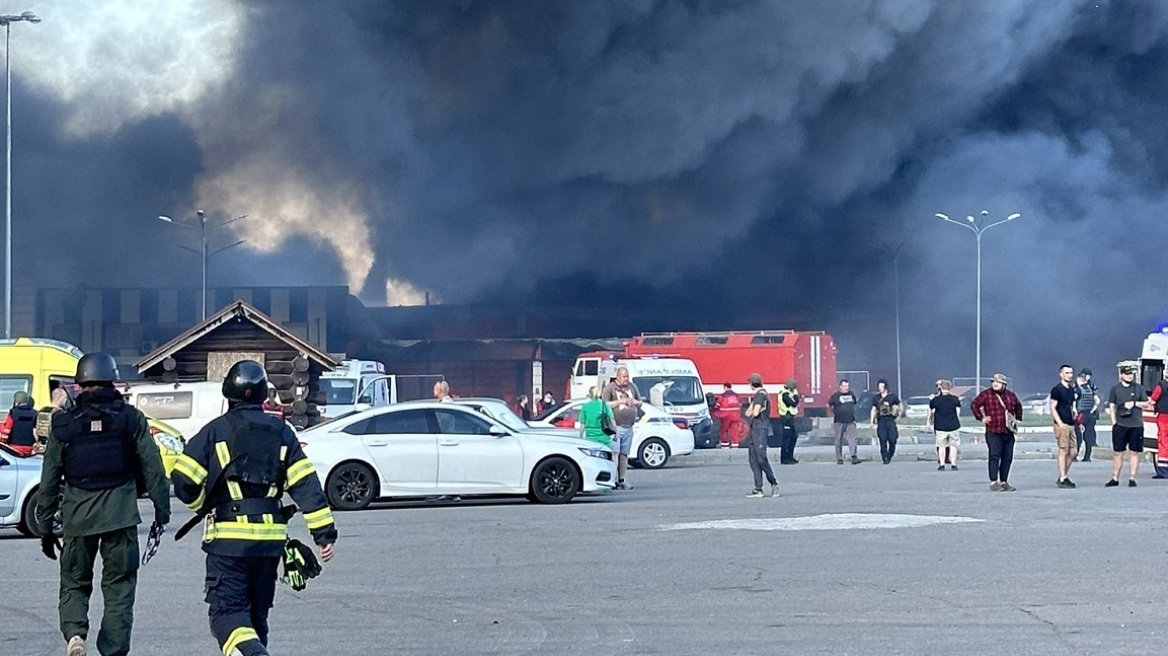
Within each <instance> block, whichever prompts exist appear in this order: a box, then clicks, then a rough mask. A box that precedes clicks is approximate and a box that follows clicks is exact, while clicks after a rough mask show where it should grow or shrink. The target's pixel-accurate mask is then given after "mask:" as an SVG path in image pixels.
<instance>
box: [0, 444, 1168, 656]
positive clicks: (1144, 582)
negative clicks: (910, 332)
mask: <svg viewBox="0 0 1168 656" xmlns="http://www.w3.org/2000/svg"><path fill="white" fill-rule="evenodd" d="M1054 467H1055V465H1054V462H1053V461H1050V460H1031V461H1021V462H1018V463H1016V467H1015V472H1014V474H1013V476H1012V477H1011V480H1012V482H1013V483H1014V485H1016V486H1017V487H1018V491H1017V492H1015V493H991V492H989V490H988V486H987V484H986V481H985V478H986V476H985V463H984V462H977V461H970V462H969V463H967V464H966V465H964V466H963V467H962V469H961V470H960V471H957V472H953V471H945V472H939V471H936V469H935V467H934V466H932V465H930V464H929V463H925V462H917V461H907V460H906V461H901V462H894V463H893V464H892V465H888V466H882V465H880V464H878V463H876V464H874V463H871V462H867V463H864V464H862V465H858V466H851V465H845V466H837V465H835V464H821V463H811V464H801V465H797V466H794V467H776V469H777V471H778V473H779V475H780V478H781V480H782V486H783V488H782V495H781V496H780V497H779V498H777V499H746V498H745V497H744V495H745V493H746V492H747V491H749V489H750V487H751V484H750V471H749V469H748V468H747V467H746V466H745V465H740V464H725V465H701V466H696V465H694V466H680V467H672V468H666V469H664V470H660V471H653V472H649V471H637V470H634V471H633V472H631V474H630V477H629V480H630V482H631V483H632V484H633V486H634V489H633V490H630V491H627V492H623V493H613V494H609V495H605V496H602V497H598V498H589V499H581V500H578V501H576V502H573V503H571V504H569V505H567V506H560V507H549V506H537V505H533V504H530V503H527V502H525V501H486V502H463V503H460V504H451V505H441V506H438V505H431V504H412V505H400V504H398V505H395V504H389V505H383V506H379V507H376V508H375V509H372V510H368V511H364V512H359V513H345V514H339V515H338V523H339V526H340V532H341V541H340V542H339V544H338V545H337V557H336V558H335V559H334V561H333V562H332V563H330V564H328V565H327V566H326V568H325V572H324V574H323V576H322V578H320V579H317V580H315V581H313V582H312V583H311V585H310V587H309V589H308V590H307V591H305V592H303V593H299V594H297V593H293V592H291V591H290V590H289V589H288V588H286V587H283V586H281V588H280V591H279V593H278V597H277V602H276V608H275V610H274V611H273V614H272V628H273V639H272V642H271V645H270V647H271V651H272V653H273V654H276V655H280V654H305V655H307V654H329V655H346V654H419V655H420V654H434V655H438V654H443V655H445V654H451V655H453V654H459V655H461V654H491V655H513V654H662V655H665V654H669V655H674V654H703V655H704V654H719V655H721V654H752V655H755V654H764V653H778V654H913V655H916V654H920V655H922V656H923V655H925V654H979V655H981V654H988V653H994V654H1025V655H1028V656H1030V655H1042V654H1052V655H1053V654H1060V655H1062V654H1144V653H1147V652H1148V651H1150V650H1154V649H1156V648H1158V647H1159V646H1160V644H1161V642H1162V640H1163V636H1164V635H1165V630H1166V627H1168V609H1166V608H1165V606H1164V604H1163V603H1162V599H1163V587H1164V580H1165V578H1164V576H1162V575H1160V574H1158V572H1159V571H1160V569H1161V568H1162V565H1163V563H1164V562H1165V560H1166V559H1168V554H1166V552H1168V530H1166V528H1165V521H1164V514H1165V513H1164V509H1165V508H1166V507H1168V485H1163V484H1160V483H1168V481H1153V480H1149V479H1148V478H1147V477H1148V476H1149V475H1150V473H1151V471H1150V469H1149V470H1148V471H1147V472H1145V473H1143V474H1142V475H1141V476H1142V478H1141V480H1140V487H1138V488H1135V489H1130V488H1127V487H1120V488H1112V489H1104V488H1103V483H1104V482H1105V481H1106V480H1107V478H1109V476H1110V469H1109V467H1110V465H1109V463H1106V462H1103V461H1096V462H1092V463H1082V464H1079V465H1076V467H1075V468H1074V470H1073V472H1072V478H1073V479H1074V480H1076V481H1077V482H1078V483H1079V489H1077V490H1061V489H1057V488H1055V486H1054V480H1055V469H1054ZM1158 484H1160V485H1158ZM176 505H177V504H176ZM186 516H188V515H187V514H186V513H185V512H177V509H176V513H175V520H174V522H175V523H174V526H175V527H177V526H178V525H179V523H180V522H181V521H182V520H183V518H185V517H186ZM917 524H924V525H917ZM861 525H866V526H869V527H868V528H860V526H861ZM912 525H916V526H912ZM828 527H834V528H833V530H823V529H826V528H828ZM761 529H769V530H761ZM293 532H294V533H299V534H301V535H303V534H304V528H303V523H302V522H300V521H299V520H297V522H296V523H295V524H294V531H293ZM168 538H169V535H168ZM144 539H145V534H144V528H143V541H144ZM198 547H199V545H198V543H197V542H196V541H195V539H194V538H188V539H186V540H184V541H183V542H181V543H174V542H173V541H170V540H169V539H168V541H167V542H166V543H165V544H164V545H163V549H162V550H161V551H160V552H159V554H158V556H157V558H155V559H154V561H153V562H151V563H150V565H149V566H148V567H146V568H145V569H144V570H143V571H142V574H141V578H140V584H139V591H138V594H139V599H138V612H137V621H136V626H135V633H134V641H135V643H134V645H135V648H134V653H139V654H168V655H174V656H187V655H191V656H193V655H196V654H207V655H210V654H215V653H217V649H216V646H215V644H214V642H213V641H212V639H211V638H210V636H209V633H208V630H207V621H206V607H205V605H204V604H203V602H202V556H201V552H200V551H199V548H198ZM0 553H3V554H4V558H3V559H2V560H0V589H2V590H3V591H4V595H3V599H2V601H0V626H3V627H4V630H3V632H0V654H4V655H5V656H41V655H47V654H54V655H57V654H62V653H64V643H63V641H62V640H61V638H60V636H59V634H58V633H57V628H56V627H57V621H56V569H55V568H56V566H55V564H54V563H51V562H49V561H47V560H45V559H44V558H43V557H42V556H41V555H40V552H39V549H38V544H37V543H36V542H35V541H33V540H26V539H20V538H18V537H17V536H16V533H15V532H14V531H13V532H4V534H3V535H0ZM99 597H100V593H96V594H95V600H94V611H95V614H94V617H97V615H96V611H97V610H98V609H99V608H100V599H99ZM95 626H96V624H95ZM91 644H92V640H91Z"/></svg>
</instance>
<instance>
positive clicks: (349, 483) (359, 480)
mask: <svg viewBox="0 0 1168 656" xmlns="http://www.w3.org/2000/svg"><path fill="white" fill-rule="evenodd" d="M325 490H326V494H327V495H328V502H329V505H330V506H332V507H333V508H336V509H337V510H364V509H365V508H368V507H369V504H371V503H373V500H374V499H376V498H377V478H376V476H375V475H374V473H373V470H372V469H370V468H369V466H368V465H366V464H365V463H361V462H345V463H341V464H340V465H337V467H336V469H334V470H333V471H332V473H330V474H329V477H328V483H327V484H326V485H325Z"/></svg>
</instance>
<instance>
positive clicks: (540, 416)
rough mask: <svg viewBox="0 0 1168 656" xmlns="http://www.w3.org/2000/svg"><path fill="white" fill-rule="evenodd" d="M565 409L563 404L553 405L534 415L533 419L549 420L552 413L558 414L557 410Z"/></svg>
mask: <svg viewBox="0 0 1168 656" xmlns="http://www.w3.org/2000/svg"><path fill="white" fill-rule="evenodd" d="M563 409H564V406H563V405H553V406H552V407H550V408H548V409H547V410H544V411H543V412H541V413H539V414H537V415H536V416H534V417H532V418H531V420H532V421H547V419H548V417H551V416H552V415H554V414H556V413H557V412H559V411H561V410H563Z"/></svg>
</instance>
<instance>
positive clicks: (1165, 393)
mask: <svg viewBox="0 0 1168 656" xmlns="http://www.w3.org/2000/svg"><path fill="white" fill-rule="evenodd" d="M1156 413H1157V414H1168V385H1166V384H1165V383H1164V382H1163V381H1161V382H1160V400H1159V401H1156Z"/></svg>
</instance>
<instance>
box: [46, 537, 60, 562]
mask: <svg viewBox="0 0 1168 656" xmlns="http://www.w3.org/2000/svg"><path fill="white" fill-rule="evenodd" d="M61 551H63V547H61V540H60V538H58V537H57V536H55V535H46V536H45V537H43V538H41V552H42V553H44V554H45V556H46V557H47V558H48V559H49V560H56V559H57V554H58V553H59V552H61Z"/></svg>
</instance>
